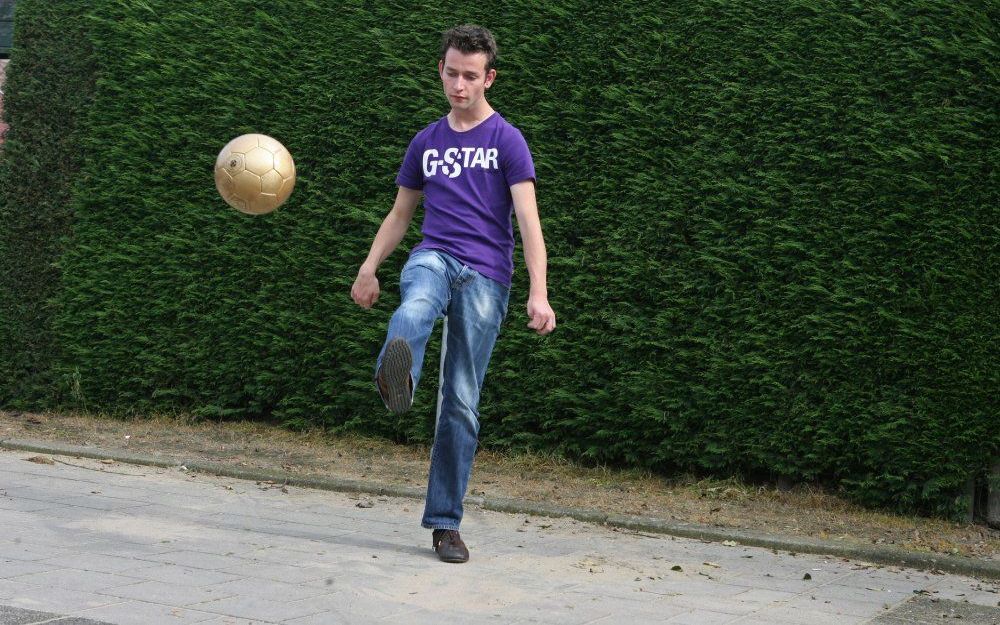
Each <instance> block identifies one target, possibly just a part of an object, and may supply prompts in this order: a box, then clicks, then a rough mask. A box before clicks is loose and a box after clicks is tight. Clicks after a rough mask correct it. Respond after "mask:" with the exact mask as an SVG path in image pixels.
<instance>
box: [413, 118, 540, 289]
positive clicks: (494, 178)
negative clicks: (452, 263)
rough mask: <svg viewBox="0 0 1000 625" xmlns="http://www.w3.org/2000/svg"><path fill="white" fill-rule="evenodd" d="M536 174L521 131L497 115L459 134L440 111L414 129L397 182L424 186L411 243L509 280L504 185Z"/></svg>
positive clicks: (509, 227)
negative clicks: (418, 236) (418, 235)
mask: <svg viewBox="0 0 1000 625" xmlns="http://www.w3.org/2000/svg"><path fill="white" fill-rule="evenodd" d="M534 179H535V165H534V163H533V162H532V160H531V152H529V151H528V144H527V143H526V142H525V140H524V137H523V136H522V135H521V132H520V131H519V130H518V129H517V128H515V127H514V126H511V125H510V124H509V123H508V122H507V120H505V119H504V118H503V117H501V116H500V114H499V113H493V115H491V116H490V117H488V118H486V119H485V120H484V121H482V122H481V123H480V124H479V125H478V126H476V127H475V128H472V129H470V130H467V131H465V132H457V131H455V130H452V128H451V126H450V125H449V124H448V118H447V117H442V118H441V119H439V120H438V121H436V122H434V123H433V124H431V125H429V126H427V127H426V128H424V129H423V130H421V131H420V132H418V133H417V136H415V137H414V138H413V141H411V142H410V147H409V148H407V150H406V156H405V157H404V158H403V165H402V167H400V169H399V175H397V176H396V184H398V185H399V186H401V187H406V188H408V189H418V190H423V192H424V223H423V226H422V227H421V232H423V235H424V239H423V241H421V242H420V244H419V245H417V246H416V247H415V248H413V251H414V252H415V251H417V250H420V249H436V250H443V251H445V252H447V253H449V254H451V255H452V256H454V257H455V258H457V259H458V260H460V261H461V262H463V263H465V264H466V265H468V266H469V267H472V268H473V269H475V270H476V271H478V272H479V273H481V274H483V275H484V276H487V277H489V278H493V279H494V280H496V281H498V282H501V283H503V284H505V285H507V286H510V279H511V276H512V275H513V273H514V224H513V221H512V219H511V216H512V214H513V210H514V203H513V201H512V200H511V196H510V187H511V185H513V184H517V183H518V182H523V181H525V180H534Z"/></svg>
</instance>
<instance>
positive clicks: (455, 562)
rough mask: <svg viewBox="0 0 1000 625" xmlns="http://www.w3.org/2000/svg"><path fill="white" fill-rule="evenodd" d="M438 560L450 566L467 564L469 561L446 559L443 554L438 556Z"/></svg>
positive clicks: (464, 559) (466, 559) (465, 559)
mask: <svg viewBox="0 0 1000 625" xmlns="http://www.w3.org/2000/svg"><path fill="white" fill-rule="evenodd" d="M438 559H439V560H441V561H442V562H447V563H448V564H465V563H466V562H468V561H469V559H468V558H445V557H442V556H441V554H438Z"/></svg>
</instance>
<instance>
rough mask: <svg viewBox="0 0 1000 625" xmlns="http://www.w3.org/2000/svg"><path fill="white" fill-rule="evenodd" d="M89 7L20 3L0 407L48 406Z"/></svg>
mask: <svg viewBox="0 0 1000 625" xmlns="http://www.w3.org/2000/svg"><path fill="white" fill-rule="evenodd" d="M90 4H91V3H90V2H89V1H88V0H60V1H59V2H58V3H53V2H50V1H47V0H18V2H17V5H16V9H17V10H16V12H15V23H14V29H15V32H16V33H17V34H16V38H15V41H14V49H13V51H12V54H11V62H10V64H9V65H8V67H7V82H6V84H5V85H4V121H7V122H8V123H10V124H11V128H10V129H9V130H8V132H7V135H6V143H5V144H4V146H3V148H0V150H2V154H3V157H2V158H0V405H24V404H31V403H32V402H39V401H51V400H52V394H51V389H52V387H53V384H52V382H53V380H52V373H53V364H54V363H55V362H57V361H58V360H59V353H60V349H61V345H60V343H59V342H58V341H55V340H53V336H52V327H51V326H52V320H53V318H54V316H55V313H54V310H55V309H54V306H55V302H54V301H53V298H54V297H56V296H57V294H58V292H59V269H58V261H59V259H60V257H61V255H62V254H63V252H64V250H65V249H66V248H67V245H66V240H67V239H68V238H69V237H70V232H71V229H72V208H71V202H72V197H73V194H72V186H73V184H74V183H75V182H79V183H81V187H82V188H85V180H82V179H80V177H79V173H80V169H81V166H82V164H83V161H84V158H85V153H84V151H83V150H82V149H81V144H80V141H81V137H82V136H83V135H84V134H85V131H84V130H83V128H82V127H81V123H80V122H81V121H82V118H83V116H84V115H85V113H86V110H87V107H88V105H89V103H90V101H91V99H92V97H93V92H94V72H95V64H94V58H93V51H92V49H91V45H90V41H89V39H88V38H87V36H86V32H85V24H84V23H83V21H82V16H83V15H84V13H85V10H86V8H87V7H88V6H89V5H90Z"/></svg>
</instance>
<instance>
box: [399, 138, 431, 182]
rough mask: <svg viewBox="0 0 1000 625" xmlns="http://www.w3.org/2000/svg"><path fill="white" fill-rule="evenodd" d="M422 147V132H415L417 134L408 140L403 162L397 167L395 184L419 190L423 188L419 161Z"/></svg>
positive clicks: (421, 166) (421, 168)
mask: <svg viewBox="0 0 1000 625" xmlns="http://www.w3.org/2000/svg"><path fill="white" fill-rule="evenodd" d="M423 147H424V139H423V133H417V136H415V137H413V140H412V141H410V145H409V147H407V148H406V155H405V156H404V157H403V164H402V165H401V166H400V167H399V173H398V174H396V184H398V185H399V186H401V187H406V188H407V189H417V190H420V189H423V188H424V172H423V165H421V163H420V157H421V154H422V153H423Z"/></svg>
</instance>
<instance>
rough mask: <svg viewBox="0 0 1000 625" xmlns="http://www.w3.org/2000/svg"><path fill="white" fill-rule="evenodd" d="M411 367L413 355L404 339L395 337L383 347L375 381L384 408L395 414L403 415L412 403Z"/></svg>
mask: <svg viewBox="0 0 1000 625" xmlns="http://www.w3.org/2000/svg"><path fill="white" fill-rule="evenodd" d="M412 366H413V354H412V353H411V352H410V344H409V343H407V342H406V339H404V338H401V337H396V338H394V339H392V340H391V341H389V344H388V345H386V346H385V354H383V355H382V366H381V368H379V372H378V375H377V376H376V381H377V382H378V387H379V392H380V393H381V395H382V401H384V402H385V406H386V408H388V409H389V410H390V411H392V412H394V413H396V414H403V413H404V412H406V411H407V410H409V409H410V405H411V404H412V403H413V385H412V381H411V380H410V369H411V368H412Z"/></svg>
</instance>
